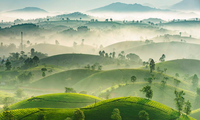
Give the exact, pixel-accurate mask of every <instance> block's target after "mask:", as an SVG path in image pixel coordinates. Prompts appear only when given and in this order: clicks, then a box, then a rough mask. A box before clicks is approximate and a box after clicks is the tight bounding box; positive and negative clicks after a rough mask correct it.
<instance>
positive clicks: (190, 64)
mask: <svg viewBox="0 0 200 120" xmlns="http://www.w3.org/2000/svg"><path fill="white" fill-rule="evenodd" d="M157 67H160V69H164V68H167V74H168V75H171V76H175V74H176V73H178V74H179V76H180V77H183V76H184V75H185V74H189V75H190V76H192V75H194V74H197V75H198V76H200V73H199V71H200V60H193V59H179V60H172V61H166V62H161V63H158V64H156V68H157Z"/></svg>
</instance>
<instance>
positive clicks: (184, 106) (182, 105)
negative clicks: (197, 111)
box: [174, 90, 192, 115]
mask: <svg viewBox="0 0 200 120" xmlns="http://www.w3.org/2000/svg"><path fill="white" fill-rule="evenodd" d="M174 94H175V96H176V98H175V99H174V101H175V103H176V107H177V109H178V111H179V115H181V111H183V112H185V113H186V114H187V115H189V114H190V113H191V107H192V105H191V103H190V101H189V100H188V101H187V102H185V98H184V95H185V92H184V91H180V92H178V91H176V90H175V91H174Z"/></svg>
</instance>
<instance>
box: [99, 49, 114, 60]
mask: <svg viewBox="0 0 200 120" xmlns="http://www.w3.org/2000/svg"><path fill="white" fill-rule="evenodd" d="M115 54H116V53H115V52H113V53H110V54H108V53H106V52H105V51H104V50H103V51H99V55H100V56H101V57H106V58H115Z"/></svg>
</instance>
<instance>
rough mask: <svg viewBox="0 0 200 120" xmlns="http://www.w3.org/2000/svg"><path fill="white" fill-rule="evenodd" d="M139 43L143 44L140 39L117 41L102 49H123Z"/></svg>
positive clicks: (139, 44)
mask: <svg viewBox="0 0 200 120" xmlns="http://www.w3.org/2000/svg"><path fill="white" fill-rule="evenodd" d="M141 45H145V43H144V42H142V41H124V42H118V43H115V44H112V45H109V46H107V47H104V48H102V49H103V50H105V51H106V52H113V51H124V50H126V49H130V48H134V47H138V46H141Z"/></svg>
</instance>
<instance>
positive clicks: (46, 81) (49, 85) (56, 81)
mask: <svg viewBox="0 0 200 120" xmlns="http://www.w3.org/2000/svg"><path fill="white" fill-rule="evenodd" d="M98 72H99V71H93V70H87V69H76V70H68V71H64V72H60V73H56V74H53V75H50V76H47V77H44V78H42V79H40V80H38V81H36V82H33V83H31V84H30V85H29V87H31V88H40V89H58V90H63V91H64V87H71V86H73V85H74V84H76V83H77V82H79V81H81V80H82V79H84V78H86V77H88V76H90V75H92V74H95V73H98Z"/></svg>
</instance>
